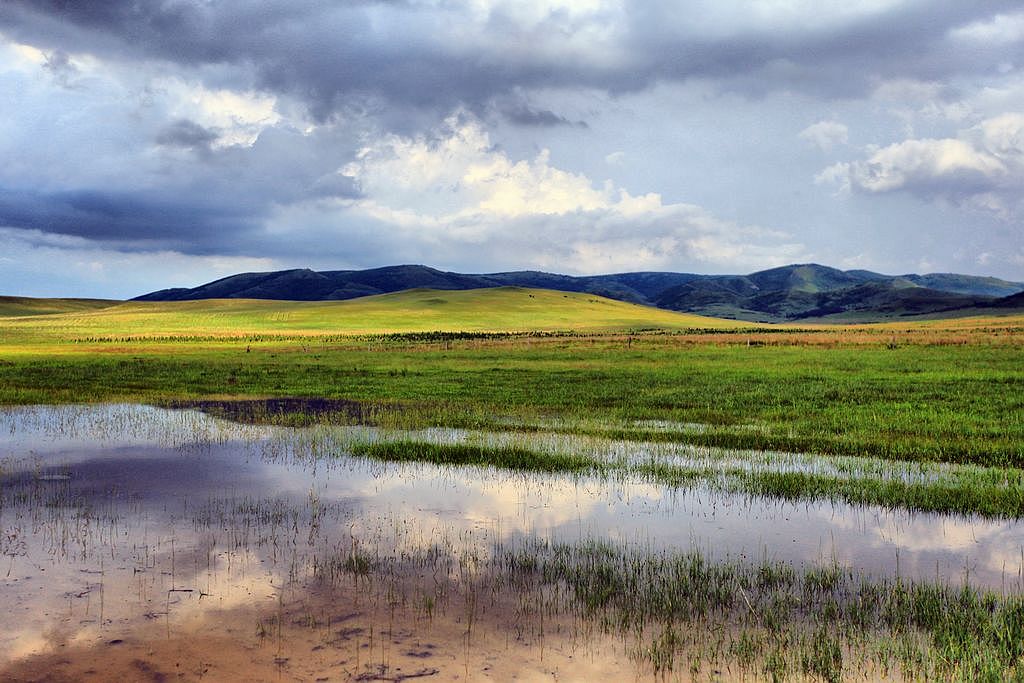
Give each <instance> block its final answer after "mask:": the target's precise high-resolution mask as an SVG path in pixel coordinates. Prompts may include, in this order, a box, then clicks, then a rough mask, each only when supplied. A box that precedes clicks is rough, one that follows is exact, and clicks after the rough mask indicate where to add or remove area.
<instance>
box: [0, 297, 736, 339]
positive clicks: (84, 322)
mask: <svg viewBox="0 0 1024 683" xmlns="http://www.w3.org/2000/svg"><path fill="white" fill-rule="evenodd" d="M22 301H24V300H22ZM40 301H41V302H43V303H41V304H40V306H46V305H51V302H52V305H53V307H54V308H55V309H57V308H59V307H60V306H63V307H65V309H66V310H67V314H65V315H53V316H46V317H39V316H30V317H22V318H16V319H9V320H5V321H4V322H3V327H2V329H3V332H4V335H5V337H6V338H7V339H8V340H9V341H10V342H15V343H16V342H22V343H30V344H51V343H59V342H68V341H86V340H118V339H127V338H136V339H140V338H149V339H160V338H165V339H166V338H173V340H174V341H187V340H190V339H203V338H222V339H233V338H238V337H245V336H259V335H272V336H278V337H280V336H296V337H301V336H318V335H365V334H389V333H410V332H429V331H448V332H452V331H465V332H527V331H585V332H604V331H622V330H629V329H663V330H679V329H690V328H701V327H703V328H717V329H728V328H736V327H740V326H741V323H737V322H733V321H727V320H718V319H715V318H704V317H701V316H695V315H687V314H682V313H674V312H672V311H665V310H662V309H658V308H651V307H649V306H637V305H634V304H628V303H624V302H621V301H614V300H611V299H605V298H602V297H598V296H594V295H589V294H575V293H565V292H554V291H550V290H526V289H519V288H516V287H500V288H495V289H480V290H468V291H438V290H408V291H405V292H398V293H396V294H383V295H380V296H372V297H363V298H360V299H353V300H349V301H301V302H294V301H265V300H253V299H217V300H205V301H181V302H142V301H138V302H124V303H118V304H117V305H113V306H111V305H109V304H110V303H111V302H106V303H107V305H106V306H103V307H99V306H97V307H96V308H97V310H90V309H89V308H88V307H87V306H82V307H80V308H79V309H78V310H75V309H74V308H73V307H74V300H40ZM20 306H21V309H22V310H26V311H27V310H31V308H32V307H31V306H30V305H29V304H27V303H21V304H20ZM14 310H18V309H17V308H15V309H14ZM9 315H18V314H16V313H10V314H9ZM9 345H10V344H8V346H9Z"/></svg>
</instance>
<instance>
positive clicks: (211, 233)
mask: <svg viewBox="0 0 1024 683" xmlns="http://www.w3.org/2000/svg"><path fill="white" fill-rule="evenodd" d="M257 218H259V216H257V215H254V214H252V213H247V212H246V211H245V210H244V209H241V208H239V207H236V206H231V205H226V204H217V203H214V202H204V201H202V200H201V199H198V198H196V197H189V198H187V199H179V198H176V197H172V196H163V195H159V194H154V193H146V194H143V193H118V192H102V191H75V192H56V193H44V192H33V191H26V190H10V189H4V188H0V226H4V227H11V228H19V229H22V230H38V231H40V232H42V233H50V234H56V235H66V236H70V237H82V238H85V239H89V240H93V241H97V242H107V243H113V244H115V245H116V246H118V247H120V248H130V249H135V248H138V249H143V250H144V249H153V248H158V249H175V250H178V251H184V252H187V253H192V254H206V253H232V252H234V251H235V247H234V246H233V245H234V244H235V241H236V240H237V238H238V237H239V236H240V235H242V234H243V233H246V232H249V231H251V230H253V229H254V228H255V227H256V225H257V223H256V220H257Z"/></svg>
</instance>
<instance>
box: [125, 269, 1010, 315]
mask: <svg viewBox="0 0 1024 683" xmlns="http://www.w3.org/2000/svg"><path fill="white" fill-rule="evenodd" d="M507 286H517V287H530V288H540V289H553V290H558V291H564V292H585V293H589V294H597V295H600V296H605V297H608V298H611V299H619V300H621V301H629V302H632V303H638V304H645V305H648V306H656V307H658V308H665V309H669V310H674V311H684V312H688V313H699V314H703V315H710V316H715V317H720V318H735V319H739V320H749V321H754V322H783V321H795V320H823V321H836V322H845V321H859V322H868V321H874V320H888V319H892V318H898V317H905V316H914V315H923V314H957V312H965V311H971V310H975V309H981V310H991V309H1005V308H1013V309H1017V308H1024V283H1021V282H1010V281H1007V280H1000V279H998V278H992V277H979V276H974V275H958V274H955V273H931V274H927V275H915V274H909V275H882V274H880V273H874V272H871V271H867V270H838V269H836V268H830V267H828V266H822V265H818V264H814V263H809V264H796V265H790V266H782V267H779V268H772V269H770V270H762V271H759V272H756V273H751V274H749V275H698V274H694V273H670V272H638V273H617V274H611V275H591V276H571V275H559V274H556V273H545V272H540V271H516V272H507V273H486V274H465V273H454V272H446V271H441V270H436V269H434V268H429V267H427V266H421V265H402V266H387V267H384V268H372V269H369V270H328V271H313V270H308V269H295V270H281V271H275V272H268V273H241V274H238V275H231V276H229V277H225V278H221V279H220V280H215V281H213V282H209V283H207V284H204V285H200V286H198V287H193V288H174V289H163V290H160V291H157V292H152V293H149V294H144V295H142V296H140V297H137V298H136V300H138V301H190V300H196V299H281V300H294V301H325V300H342V299H355V298H358V297H362V296H371V295H374V294H385V293H389V292H397V291H402V290H406V289H417V288H424V289H480V288H487V287H507Z"/></svg>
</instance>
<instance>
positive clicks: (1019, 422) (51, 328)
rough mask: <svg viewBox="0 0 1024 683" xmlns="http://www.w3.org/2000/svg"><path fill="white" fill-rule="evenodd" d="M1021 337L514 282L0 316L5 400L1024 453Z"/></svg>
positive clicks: (1015, 323)
mask: <svg viewBox="0 0 1024 683" xmlns="http://www.w3.org/2000/svg"><path fill="white" fill-rule="evenodd" d="M371 332H372V333H374V334H371ZM382 332H389V333H392V334H381V333H382ZM1022 344H1024V318H1021V317H1012V316H1011V317H1003V318H995V317H991V318H975V319H958V320H955V321H929V322H921V323H900V324H890V325H874V326H859V327H839V328H836V327H817V328H813V327H808V328H802V329H797V328H785V327H770V326H769V327H758V328H751V327H749V326H746V325H744V324H739V323H736V322H733V321H717V320H713V319H707V318H699V317H697V316H687V315H680V314H675V313H671V312H668V311H661V310H657V309H651V308H646V307H640V306H632V305H629V304H623V303H621V302H612V301H609V300H605V299H600V298H599V297H595V296H593V295H585V294H578V295H577V294H563V293H560V292H546V291H540V290H521V289H515V288H506V289H495V290H482V291H466V292H436V291H435V292H429V291H412V292H406V293H402V294H398V295H384V296H380V297H370V298H366V299H360V300H355V301H351V302H341V303H324V302H315V303H288V302H268V301H259V302H256V301H212V302H211V301H202V302H184V303H127V304H122V305H117V306H111V307H106V308H103V309H101V310H95V311H91V312H74V313H65V314H54V315H46V316H31V317H13V318H7V319H3V320H0V403H3V404H28V403H67V402H85V401H110V400H132V401H134V400H142V401H169V400H177V399H196V398H206V397H222V398H223V397H287V396H296V397H321V398H332V397H334V398H344V399H350V400H355V401H359V402H362V403H364V404H367V405H373V406H376V407H377V408H378V410H377V412H378V413H379V414H382V415H384V414H388V413H389V412H390V413H393V415H392V419H400V420H404V421H405V424H406V425H407V426H417V425H419V426H422V425H426V424H444V425H451V426H464V427H478V428H479V427H501V428H509V427H512V428H516V429H539V430H555V431H568V432H577V433H585V434H594V435H598V436H607V437H613V438H625V439H644V440H652V441H683V442H689V443H696V444H702V445H709V446H723V447H733V448H745V449H758V450H776V451H792V452H805V453H823V454H835V455H854V456H875V457H881V458H889V459H898V460H911V461H914V460H919V461H947V462H955V463H974V464H980V465H990V466H1020V465H1021V464H1022V463H1024V363H1022V362H1021V359H1022V355H1024V354H1022V351H1024V349H1022ZM396 415H397V416H399V417H398V418H396V417H395V416H396Z"/></svg>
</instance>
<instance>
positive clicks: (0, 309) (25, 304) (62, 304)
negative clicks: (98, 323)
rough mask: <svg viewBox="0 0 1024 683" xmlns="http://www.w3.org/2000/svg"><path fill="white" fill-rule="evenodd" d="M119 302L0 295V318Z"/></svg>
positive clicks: (85, 309) (89, 308)
mask: <svg viewBox="0 0 1024 683" xmlns="http://www.w3.org/2000/svg"><path fill="white" fill-rule="evenodd" d="M120 303H121V302H120V301H112V300H110V299H33V298H30V297H24V296H0V318H8V317H15V316H36V315H54V314H57V313H88V312H90V311H98V310H100V309H103V308H108V307H110V306H116V305H117V304H120Z"/></svg>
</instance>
